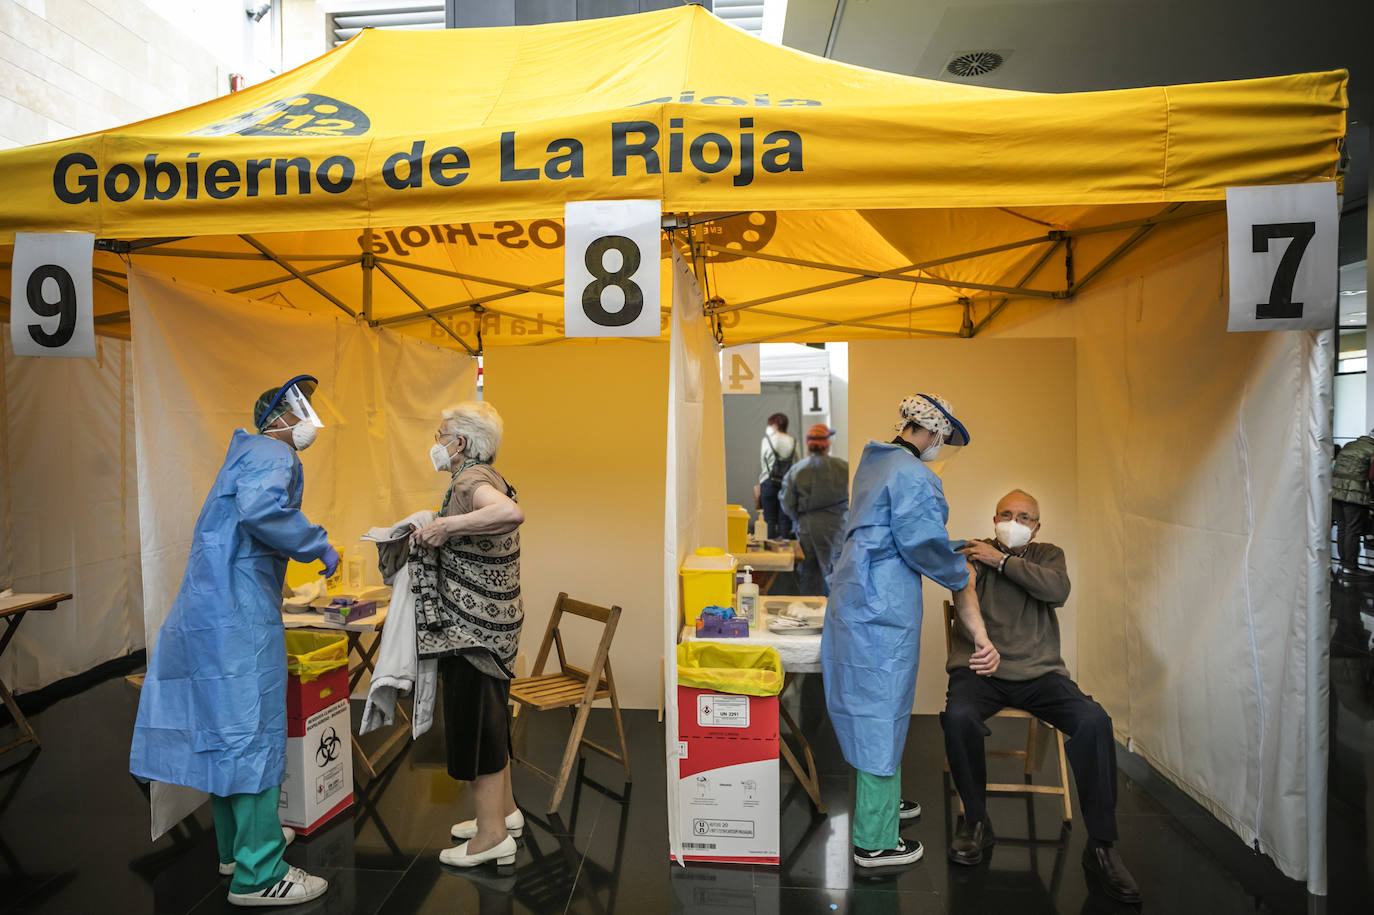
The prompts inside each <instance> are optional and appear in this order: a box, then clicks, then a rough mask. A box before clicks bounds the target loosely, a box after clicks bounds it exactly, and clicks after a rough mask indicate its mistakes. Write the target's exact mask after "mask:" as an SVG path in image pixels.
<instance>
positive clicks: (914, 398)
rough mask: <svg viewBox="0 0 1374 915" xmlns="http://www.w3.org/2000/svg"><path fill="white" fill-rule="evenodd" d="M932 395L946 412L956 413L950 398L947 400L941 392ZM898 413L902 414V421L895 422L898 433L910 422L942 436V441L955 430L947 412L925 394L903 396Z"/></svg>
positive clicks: (894, 427) (894, 425) (894, 428)
mask: <svg viewBox="0 0 1374 915" xmlns="http://www.w3.org/2000/svg"><path fill="white" fill-rule="evenodd" d="M930 396H931V397H933V398H934V399H935V400H936V401H938V402H939V404H940V407H943V408H944V411H945V413H948V414H950V415H951V416H953V415H954V408H953V407H951V406H950V405H949V401H948V400H945V399H944V398H943V397H941V396H940V395H939V394H931V395H930ZM897 413H898V414H899V415H900V416H901V421H900V422H897V423H894V424H893V426H892V429H893V431H894V432H897V433H898V434H901V431H902V430H903V429H905V428H906V427H907V424H908V423H915V424H916V425H918V426H920V427H921V428H922V429H929V430H930V431H931V432H934V433H935V434H936V435H938V436H940V441H942V442H943V441H944V440H945V439H947V438H949V434H950V433H951V432H953V431H954V427H953V426H951V425H950V422H949V419H948V417H946V416H945V413H941V412H940V409H939V408H937V407H936V406H935V404H933V403H931V402H930V401H929V400H927V399H926V396H925V395H924V394H912V395H911V396H910V397H904V398H902V403H901V406H899V407H898V408H897Z"/></svg>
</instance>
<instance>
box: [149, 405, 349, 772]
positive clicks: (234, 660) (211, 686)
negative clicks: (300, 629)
mask: <svg viewBox="0 0 1374 915" xmlns="http://www.w3.org/2000/svg"><path fill="white" fill-rule="evenodd" d="M304 484H305V480H304V474H303V473H302V469H301V462H300V458H298V457H297V456H296V452H295V451H294V450H293V449H292V448H291V446H290V445H287V444H285V443H284V442H279V441H277V440H276V439H273V438H269V437H267V436H265V435H252V434H250V433H248V432H245V431H244V430H242V429H238V430H236V431H235V432H234V437H233V440H232V441H230V443H229V453H228V455H227V456H226V457H225V459H224V466H223V467H222V468H220V472H219V476H218V477H216V478H215V485H214V486H213V487H212V488H211V490H210V495H209V496H208V497H207V498H206V500H205V506H204V507H203V508H202V509H201V511H200V518H199V519H197V521H196V528H195V534H194V536H193V539H192V541H191V556H190V558H189V559H188V560H187V563H186V574H185V575H184V576H183V578H182V580H181V590H180V591H179V592H177V597H176V602H175V603H173V604H172V611H171V613H169V614H168V615H167V620H166V621H165V622H164V623H163V624H162V630H161V632H159V633H158V637H157V642H156V643H155V645H154V647H153V652H152V656H151V657H150V658H149V660H148V674H147V676H146V677H145V678H144V681H143V691H142V694H141V695H140V697H139V703H138V719H137V721H136V723H135V724H134V740H133V748H132V750H131V751H130V754H129V771H130V772H132V773H133V774H134V775H135V776H137V777H138V778H140V779H145V780H154V781H160V782H167V783H169V784H173V785H186V786H188V787H191V788H197V789H199V790H201V791H208V792H210V793H211V794H217V795H221V796H227V795H231V794H257V793H258V792H261V791H264V790H266V789H267V788H270V787H273V786H275V785H280V784H281V783H282V777H283V775H284V774H285V769H286V641H285V636H284V630H283V628H282V620H281V601H282V597H281V592H282V582H283V581H284V580H285V578H286V562H287V557H290V558H292V559H296V560H298V561H301V562H306V561H309V560H313V559H318V558H320V557H321V556H323V555H324V552H325V549H326V547H327V546H328V544H329V541H328V538H327V536H326V534H325V531H324V528H322V527H319V526H318V525H315V524H311V523H310V522H309V521H308V520H307V519H306V517H305V515H303V514H302V513H301V511H300V506H301V496H302V493H303V491H304Z"/></svg>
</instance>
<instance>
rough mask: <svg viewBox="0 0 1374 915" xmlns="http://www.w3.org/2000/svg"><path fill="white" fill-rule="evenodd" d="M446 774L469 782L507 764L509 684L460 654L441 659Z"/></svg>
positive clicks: (491, 773)
mask: <svg viewBox="0 0 1374 915" xmlns="http://www.w3.org/2000/svg"><path fill="white" fill-rule="evenodd" d="M439 678H440V680H441V681H442V684H441V689H442V690H443V702H444V747H445V750H446V751H447V754H448V774H449V776H450V777H452V778H455V779H458V780H459V781H464V782H470V781H472V780H473V779H475V778H476V777H477V776H479V775H493V774H495V773H497V772H500V771H501V770H502V769H504V768H505V767H506V764H507V763H508V762H509V761H510V755H511V746H510V681H509V680H500V679H497V678H496V677H491V676H488V675H487V674H484V673H482V671H480V670H478V669H477V668H476V667H474V666H473V665H472V662H471V661H469V660H467V658H465V657H463V656H462V655H445V656H444V657H442V658H440V659H439Z"/></svg>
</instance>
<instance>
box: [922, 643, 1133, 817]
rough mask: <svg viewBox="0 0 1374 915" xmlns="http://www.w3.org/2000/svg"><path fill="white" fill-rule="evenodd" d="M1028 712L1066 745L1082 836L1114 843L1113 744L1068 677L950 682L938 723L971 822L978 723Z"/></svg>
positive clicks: (979, 766) (983, 796)
mask: <svg viewBox="0 0 1374 915" xmlns="http://www.w3.org/2000/svg"><path fill="white" fill-rule="evenodd" d="M1007 707H1010V708H1018V709H1023V710H1025V711H1027V712H1030V713H1031V714H1032V715H1034V716H1035V717H1037V718H1039V719H1040V720H1041V721H1044V722H1045V723H1046V724H1048V725H1050V726H1051V727H1054V728H1057V729H1058V730H1060V731H1062V732H1063V733H1064V736H1065V737H1067V738H1068V739H1067V740H1066V741H1065V743H1064V753H1065V755H1066V756H1068V758H1069V765H1070V767H1072V768H1073V778H1074V781H1075V782H1076V783H1077V784H1078V800H1079V803H1080V804H1081V805H1082V808H1083V820H1084V823H1085V825H1086V826H1087V828H1088V835H1089V836H1091V837H1092V838H1094V839H1097V840H1099V841H1103V842H1113V841H1115V840H1116V741H1115V739H1114V738H1113V736H1112V719H1111V718H1110V717H1109V716H1108V715H1107V712H1106V710H1105V709H1103V708H1102V706H1100V705H1098V704H1097V703H1096V702H1094V701H1093V700H1092V697H1090V696H1088V695H1085V694H1084V692H1083V691H1082V690H1081V689H1079V688H1078V684H1077V683H1074V682H1073V681H1072V680H1070V679H1069V678H1068V677H1065V676H1063V675H1062V674H1045V675H1044V676H1042V677H1036V678H1035V679H1034V680H1000V679H998V678H996V677H980V676H978V675H977V674H975V673H974V672H973V671H971V670H969V669H968V668H967V667H961V668H958V669H957V670H955V671H954V672H953V673H951V674H950V675H949V692H948V693H947V694H946V697H945V710H944V712H943V713H941V715H940V724H941V726H943V727H944V729H945V755H946V757H947V758H948V759H949V773H950V776H951V777H952V778H953V779H954V787H956V788H957V789H958V790H959V797H960V798H961V799H962V800H963V802H964V813H965V815H966V816H967V817H968V819H969V820H970V821H974V820H979V819H982V818H984V817H986V816H987V784H988V766H987V757H986V756H985V755H984V752H983V739H984V738H985V737H987V736H988V735H989V734H990V733H992V732H991V731H989V730H988V726H987V725H986V724H984V722H985V721H986V720H987V719H989V718H991V717H992V716H993V715H995V714H997V713H998V712H999V711H1001V710H1002V709H1004V708H1007Z"/></svg>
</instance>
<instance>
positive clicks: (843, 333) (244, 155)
mask: <svg viewBox="0 0 1374 915" xmlns="http://www.w3.org/2000/svg"><path fill="white" fill-rule="evenodd" d="M1344 110H1345V75H1344V74H1343V73H1339V72H1337V73H1318V74H1308V75H1302V76H1291V77H1282V78H1275V79H1258V80H1249V81H1244V82H1234V83H1216V84H1206V85H1189V86H1172V87H1167V88H1155V89H1133V90H1123V91H1115V92H1094V93H1079V94H1070V95H1041V94H1033V93H1023V92H1010V91H1005V90H997V89H986V88H981V87H973V86H963V85H952V84H946V83H941V82H935V81H931V80H923V79H915V78H911V77H905V76H897V75H893V74H889V73H880V72H875V71H870V70H865V69H862V68H859V67H853V66H849V65H846V64H841V63H836V62H834V61H830V60H825V59H820V58H816V57H812V56H810V55H807V54H803V53H800V52H797V51H794V50H791V49H788V48H782V47H775V46H773V45H769V44H766V43H764V42H761V41H759V40H757V39H755V38H752V37H751V36H749V35H747V34H745V33H743V32H740V31H739V30H737V29H734V28H732V27H730V26H728V25H726V24H724V23H723V22H721V21H720V20H718V19H716V18H715V17H714V16H712V15H710V14H709V13H707V12H705V11H704V10H702V9H701V8H698V7H694V6H687V7H682V8H677V9H672V10H665V11H661V12H656V13H646V14H642V15H638V16H628V17H622V18H616V19H600V20H593V21H585V22H576V23H563V24H555V25H545V26H532V27H525V28H509V29H469V30H454V31H443V32H404V31H399V32H390V31H371V30H369V31H364V32H363V33H361V34H360V35H358V36H357V37H356V38H354V39H353V40H351V41H349V42H348V43H347V44H345V45H343V46H341V47H339V48H337V49H335V50H334V51H331V52H330V53H328V54H325V55H324V56H323V57H320V58H319V59H317V60H315V61H313V62H311V63H309V64H306V65H305V66H303V67H300V68H298V69H296V70H293V71H291V72H290V73H286V74H284V75H282V76H280V77H277V78H275V79H272V80H270V81H268V82H266V83H263V84H262V85H259V86H255V87H253V88H251V89H248V90H246V91H244V92H240V93H237V94H234V95H230V96H226V97H223V98H219V99H215V100H214V101H211V102H207V103H205V104H203V105H198V106H196V107H193V108H188V109H186V110H183V111H179V112H175V113H172V114H167V115H163V116H160V117H156V118H152V119H150V120H147V121H142V122H139V123H137V124H132V125H129V126H127V127H123V128H118V129H115V130H110V131H106V132H103V133H98V134H90V135H87V136H83V137H77V138H74V139H70V140H62V141H58V142H54V143H47V144H43V145H40V146H34V147H28V148H23V149H17V150H11V151H7V152H3V153H0V176H3V177H0V184H3V189H4V201H5V202H4V205H3V207H0V244H2V243H5V242H9V241H11V240H12V234H13V233H14V232H15V231H88V232H93V233H94V234H95V235H96V237H97V238H98V239H100V240H101V241H100V244H99V247H100V249H101V250H100V252H99V253H98V255H97V258H96V276H97V278H98V279H99V283H98V284H97V314H98V315H99V317H98V318H97V320H98V321H99V326H100V327H101V328H102V329H103V330H105V331H107V332H111V333H116V334H118V333H121V332H122V333H127V328H128V324H127V306H126V304H125V285H124V281H123V274H124V264H123V263H122V262H121V259H126V260H129V261H131V262H137V263H139V264H140V265H142V266H145V267H147V268H149V269H153V270H159V271H163V272H166V273H170V274H174V275H177V276H181V277H183V278H186V279H193V280H195V281H198V282H201V283H204V284H206V285H209V286H213V287H216V288H221V289H227V290H230V291H233V292H237V293H241V294H244V295H248V296H251V297H255V298H266V299H271V300H273V301H275V302H277V303H278V304H286V305H290V306H293V307H298V308H305V309H311V310H318V309H324V310H332V309H335V308H337V309H341V310H343V311H346V312H348V313H350V314H353V313H359V314H361V315H363V316H364V317H365V318H367V319H368V320H369V321H373V322H376V323H377V324H380V325H383V326H400V327H411V328H413V329H417V330H418V331H419V332H420V333H423V334H425V335H427V336H431V337H433V338H435V339H436V342H441V343H444V344H446V345H450V346H454V347H460V346H461V347H464V348H468V349H472V350H476V349H479V348H480V347H481V346H491V345H510V344H527V343H543V342H550V341H553V340H557V339H559V338H560V337H561V320H560V316H561V313H562V309H561V301H560V300H561V298H562V289H561V277H562V272H563V263H562V257H563V254H562V225H561V220H562V215H563V206H564V203H565V202H566V201H568V200H586V199H621V198H643V199H659V200H662V201H663V207H664V212H665V213H666V214H671V215H669V216H667V217H665V224H666V225H667V226H669V227H670V228H673V229H674V231H673V233H672V235H673V236H674V237H675V238H676V239H678V240H680V241H681V242H684V243H685V242H692V243H693V244H692V253H693V254H694V255H695V266H696V268H697V272H698V274H699V275H701V276H702V279H703V282H704V285H705V287H706V288H705V293H706V295H707V297H708V299H709V300H710V306H709V307H710V309H711V311H712V313H713V316H714V320H715V322H716V324H717V330H718V336H719V338H720V339H722V340H724V341H725V342H727V343H738V342H747V341H754V340H822V339H830V340H840V339H863V338H869V337H884V336H894V335H903V336H905V335H908V334H914V333H924V334H939V335H963V336H968V335H971V334H972V333H974V332H975V331H977V330H978V329H980V328H981V327H982V326H985V325H986V323H987V322H988V320H989V319H990V318H991V317H992V315H993V314H995V313H996V312H997V311H998V309H999V308H1000V307H1001V306H1002V305H1004V304H1005V303H1006V302H1007V301H1008V300H1009V299H1031V300H1041V301H1044V302H1053V301H1056V300H1060V299H1065V298H1068V297H1071V296H1073V295H1074V294H1075V293H1076V292H1077V291H1079V290H1080V289H1082V288H1083V286H1084V285H1085V284H1087V283H1089V282H1092V281H1094V280H1097V279H1101V278H1102V277H1103V276H1104V274H1105V273H1106V272H1107V271H1109V270H1110V267H1111V265H1112V264H1113V263H1114V262H1115V261H1116V260H1117V258H1119V257H1120V256H1121V255H1123V254H1125V253H1126V252H1127V251H1129V250H1130V249H1132V248H1136V247H1137V246H1138V245H1139V244H1140V243H1141V242H1142V241H1145V240H1147V239H1148V240H1149V241H1150V242H1152V243H1153V244H1154V245H1155V246H1156V248H1158V247H1159V246H1162V245H1168V244H1171V242H1170V236H1172V237H1173V241H1172V246H1174V247H1180V246H1183V245H1186V243H1187V242H1188V241H1189V240H1190V238H1193V237H1197V236H1196V230H1195V231H1194V233H1193V234H1192V235H1189V234H1188V233H1187V232H1185V231H1180V229H1181V228H1182V227H1184V226H1187V225H1188V223H1189V222H1194V223H1195V221H1193V220H1189V217H1196V216H1199V215H1202V214H1208V213H1216V212H1219V211H1220V208H1221V203H1220V201H1221V200H1222V199H1223V197H1224V189H1225V188H1226V187H1228V186H1236V185H1253V184H1275V183H1291V182H1304V181H1315V180H1329V179H1333V178H1335V177H1336V174H1337V167H1338V159H1339V155H1338V144H1339V142H1340V140H1341V137H1342V135H1343V132H1344ZM1164 223H1167V224H1168V226H1167V228H1168V231H1161V230H1160V229H1157V228H1156V226H1159V225H1161V224H1164ZM1213 229H1214V226H1213ZM8 250H9V248H8V247H5V248H0V262H4V265H5V267H6V268H7V267H8V260H9V257H8ZM1158 254H1159V251H1158V250H1156V251H1154V252H1153V255H1154V256H1158ZM665 277H666V273H665ZM0 284H4V285H6V286H7V274H5V275H0ZM664 288H665V289H667V288H668V284H667V283H665V284H664ZM665 327H666V324H665Z"/></svg>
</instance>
